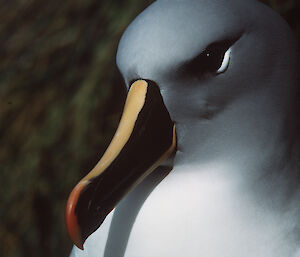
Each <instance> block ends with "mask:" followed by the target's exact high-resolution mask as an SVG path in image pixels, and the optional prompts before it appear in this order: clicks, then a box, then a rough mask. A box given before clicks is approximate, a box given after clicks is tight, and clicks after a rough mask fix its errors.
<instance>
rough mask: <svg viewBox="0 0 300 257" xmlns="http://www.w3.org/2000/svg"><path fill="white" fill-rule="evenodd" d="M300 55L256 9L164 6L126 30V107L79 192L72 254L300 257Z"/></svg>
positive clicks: (211, 1) (120, 57) (186, 1)
mask: <svg viewBox="0 0 300 257" xmlns="http://www.w3.org/2000/svg"><path fill="white" fill-rule="evenodd" d="M299 60H300V58H299V44H298V42H297V40H296V38H295V36H294V35H293V32H292V31H291V30H290V28H289V26H288V25H287V23H286V22H285V21H284V20H283V19H282V18H281V17H280V16H279V15H278V14H277V13H275V12H274V11H273V10H271V9H270V8H269V7H267V6H266V5H264V4H263V3H261V2H259V1H257V0H244V1H240V0H158V1H155V2H154V3H152V4H151V5H150V6H149V7H147V8H146V9H145V10H144V11H143V12H142V13H141V14H139V15H138V16H137V17H136V18H135V19H134V21H133V22H132V23H131V24H130V25H129V26H128V28H127V29H126V31H125V32H124V34H123V36H122V37H121V39H120V42H119V46H118V50H117V61H116V62H117V66H118V68H119V70H120V72H121V74H122V76H123V78H124V81H125V84H126V87H127V89H128V96H127V100H126V103H125V107H124V112H123V115H122V118H121V121H120V125H119V127H118V129H117V131H116V134H115V136H114V138H113V140H112V143H111V144H110V146H109V147H108V149H107V151H106V152H105V154H104V156H103V157H102V159H101V160H100V161H99V162H98V164H97V165H96V166H95V168H94V169H93V170H92V171H91V172H90V173H89V174H88V175H86V176H85V177H84V178H83V179H81V180H80V182H79V183H78V184H77V186H76V187H75V188H74V189H73V191H72V192H71V194H70V196H69V199H68V202H67V207H66V223H67V230H68V232H69V235H70V237H71V238H72V240H73V241H74V243H75V245H76V246H74V248H73V250H72V252H71V255H70V256H72V257H75V256H76V257H83V256H89V257H96V256H97V257H140V256H143V257H153V256H161V257H170V256H172V257H182V256H189V257H199V256H205V257H221V256H222V257H241V256H242V257H283V256H284V257H299V256H300V176H299V175H300V174H299V172H300V169H299V167H300V163H299V162H300V155H299V153H300V151H299V149H300V148H299V103H300V101H299V86H300V83H299V81H300V76H299V66H298V62H299Z"/></svg>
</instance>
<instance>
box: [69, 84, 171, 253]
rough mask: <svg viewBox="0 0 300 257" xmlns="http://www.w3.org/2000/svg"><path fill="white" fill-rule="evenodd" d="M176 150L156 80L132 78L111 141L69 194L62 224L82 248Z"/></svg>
mask: <svg viewBox="0 0 300 257" xmlns="http://www.w3.org/2000/svg"><path fill="white" fill-rule="evenodd" d="M175 150H176V132H175V124H174V122H172V120H171V118H170V115H169V113H168V110H167V109H166V107H165V105H164V102H163V99H162V96H161V94H160V90H159V88H158V86H157V85H156V84H155V83H154V82H151V81H145V80H138V81H136V82H135V83H133V84H132V86H131V87H130V89H129V92H128V96H127V100H126V103H125V107H124V112H123V115H122V118H121V121H120V124H119V127H118V129H117V131H116V134H115V136H114V138H113V140H112V142H111V144H110V145H109V147H108V149H107V150H106V152H105V154H104V155H103V157H102V158H101V160H100V161H99V162H98V164H97V165H96V166H95V168H94V169H93V170H92V171H91V172H90V173H89V174H88V175H87V176H85V177H84V178H83V179H82V180H81V181H80V182H79V183H78V184H77V186H76V187H75V188H74V189H73V191H72V192H71V194H70V196H69V199H68V202H67V207H66V224H67V229H68V233H69V235H70V237H71V239H72V240H73V242H74V244H75V245H77V247H79V248H80V249H83V243H84V241H85V240H86V239H87V238H88V236H89V235H90V234H92V233H93V232H94V231H95V230H97V228H99V226H100V225H101V224H102V222H103V221H104V219H105V217H106V216H107V215H108V214H109V213H110V212H111V211H112V210H113V208H114V207H115V206H116V205H117V203H118V202H119V201H120V200H121V199H122V198H123V197H124V196H125V195H126V194H127V193H128V192H129V191H130V190H131V189H132V188H133V187H135V186H136V185H137V184H138V183H139V182H141V181H142V180H143V179H144V178H145V177H146V176H147V175H149V174H150V173H151V172H152V171H153V170H154V169H155V168H157V167H158V166H159V165H160V164H161V163H162V162H163V161H164V160H166V159H167V158H169V156H170V155H171V154H172V153H173V152H174V151H175Z"/></svg>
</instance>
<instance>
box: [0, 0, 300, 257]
mask: <svg viewBox="0 0 300 257" xmlns="http://www.w3.org/2000/svg"><path fill="white" fill-rule="evenodd" d="M151 2H152V1H150V0H143V1H142V0H124V1H112V0H102V1H99V0H72V1H67V0H66V1H63V0H51V1H42V0H10V1H2V3H1V5H0V6H1V7H0V44H1V47H0V168H1V171H0V256H3V257H23V256H43V257H48V256H55V257H59V256H67V255H68V253H69V251H70V249H71V246H72V244H71V242H70V240H69V239H68V237H67V234H66V230H65V225H64V208H65V203H66V200H67V197H68V195H69V193H70V192H71V190H72V188H73V187H74V185H75V184H76V183H77V182H78V181H79V179H80V178H81V177H82V176H83V175H84V174H86V173H87V172H88V171H89V170H90V169H91V168H92V167H93V166H94V165H95V164H96V162H97V161H98V159H99V158H100V157H101V155H102V153H103V152H104V150H105V147H106V146H107V145H108V143H109V140H110V139H111V137H112V135H113V133H114V131H115V128H116V126H117V123H118V119H119V117H120V111H121V109H122V104H123V102H124V98H125V89H124V86H123V82H122V78H121V77H120V75H119V73H118V71H117V68H116V65H115V53H116V49H117V45H118V41H119V39H120V36H121V34H122V32H123V31H124V29H125V28H126V26H127V25H128V24H129V23H130V21H131V20H132V19H133V18H134V17H135V16H136V15H137V14H138V13H139V12H140V11H141V10H143V9H144V8H145V7H146V6H147V5H148V4H150V3H151ZM263 2H265V3H267V4H269V5H270V6H272V8H273V9H275V10H276V11H277V12H279V13H280V14H281V15H282V16H283V17H284V18H285V19H286V20H287V21H288V23H289V24H290V26H291V27H292V29H293V30H294V31H295V34H296V35H297V37H298V39H300V19H299V16H300V4H299V3H298V1H297V0H290V1H289V0H287V1H280V0H265V1H263Z"/></svg>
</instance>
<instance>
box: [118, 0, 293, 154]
mask: <svg viewBox="0 0 300 257" xmlns="http://www.w3.org/2000/svg"><path fill="white" fill-rule="evenodd" d="M297 47H298V45H297V42H296V40H295V38H294V36H293V33H292V32H291V31H290V29H289V27H288V25H287V24H286V23H285V21H284V20H283V19H282V18H281V17H280V16H279V15H277V14H276V13H275V12H273V11H272V10H271V9H270V8H268V7H267V6H265V5H263V4H261V3H260V2H258V1H255V0H247V1H240V0H160V1H156V2H155V3H154V4H152V5H151V6H150V7H149V8H147V9H146V10H145V11H144V12H143V13H141V14H140V15H139V16H138V17H137V18H136V19H135V20H134V22H132V23H131V25H130V26H129V27H128V29H127V30H126V32H125V33H124V35H123V37H122V39H121V41H120V44H119V49H118V53H117V64H118V67H119V69H120V71H121V73H122V75H123V77H124V79H125V82H126V84H127V86H128V85H130V83H131V82H132V81H133V80H135V79H138V78H142V79H149V80H153V81H155V82H156V83H157V84H158V85H159V87H160V89H161V92H162V95H163V98H164V101H165V104H166V106H167V108H168V110H169V112H170V115H171V117H172V118H173V120H174V121H175V122H176V123H177V128H178V148H179V151H181V150H182V152H184V151H186V152H188V149H187V148H190V153H191V152H195V151H194V149H192V146H197V147H198V148H199V144H200V145H202V146H203V147H204V146H205V150H203V151H201V150H200V149H198V154H197V155H198V156H199V151H200V152H201V155H202V156H203V157H204V158H207V157H215V155H216V153H218V152H220V153H221V152H224V149H222V148H224V147H227V148H228V147H230V146H232V145H233V144H235V149H236V152H240V151H241V148H243V147H244V146H245V145H247V148H248V149H247V151H251V150H249V149H252V151H256V150H258V149H261V147H262V145H264V144H265V143H266V142H268V143H269V144H272V143H274V142H273V141H272V138H270V137H279V134H280V133H281V135H282V133H287V134H289V135H291V133H293V134H295V133H296V132H295V131H298V129H297V128H298V127H297V125H296V124H295V120H296V119H295V117H296V116H295V115H297V112H296V111H295V108H296V107H295V104H296V102H297V96H298V95H299V94H298V85H299V75H298V72H297V71H298V69H297V61H298V60H299V58H298V49H297ZM207 54H208V55H210V56H208V57H207ZM228 55H229V56H230V60H228V59H227V57H228ZM226 56H227V57H226ZM222 65H223V67H222ZM295 126H296V129H295ZM207 138H209V139H210V142H207V143H206V139H207ZM293 138H294V139H295V137H293ZM195 141H196V142H198V143H199V144H198V145H197V143H195ZM233 141H234V142H233ZM190 142H193V144H192V143H190ZM207 144H209V146H208V145H207ZM251 146H252V147H251ZM184 148H186V149H184ZM200 148H201V147H200ZM211 152H213V153H214V154H213V156H212V154H211ZM189 156H191V155H190V154H189ZM198 158H199V157H198Z"/></svg>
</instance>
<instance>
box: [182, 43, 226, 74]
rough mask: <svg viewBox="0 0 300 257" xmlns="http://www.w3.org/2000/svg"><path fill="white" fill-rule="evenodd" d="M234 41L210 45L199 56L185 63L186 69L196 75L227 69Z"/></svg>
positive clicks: (221, 71)
mask: <svg viewBox="0 0 300 257" xmlns="http://www.w3.org/2000/svg"><path fill="white" fill-rule="evenodd" d="M231 45H232V42H230V41H221V42H217V43H213V44H211V45H209V46H208V47H207V48H206V49H205V50H204V51H202V52H201V53H200V54H199V55H198V56H196V57H195V58H194V59H192V60H191V61H189V62H188V63H186V64H185V65H184V71H185V72H188V73H190V74H194V75H197V76H199V75H203V74H218V73H223V72H225V71H226V70H227V68H228V66H229V62H230V53H231V49H230V46H231Z"/></svg>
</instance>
